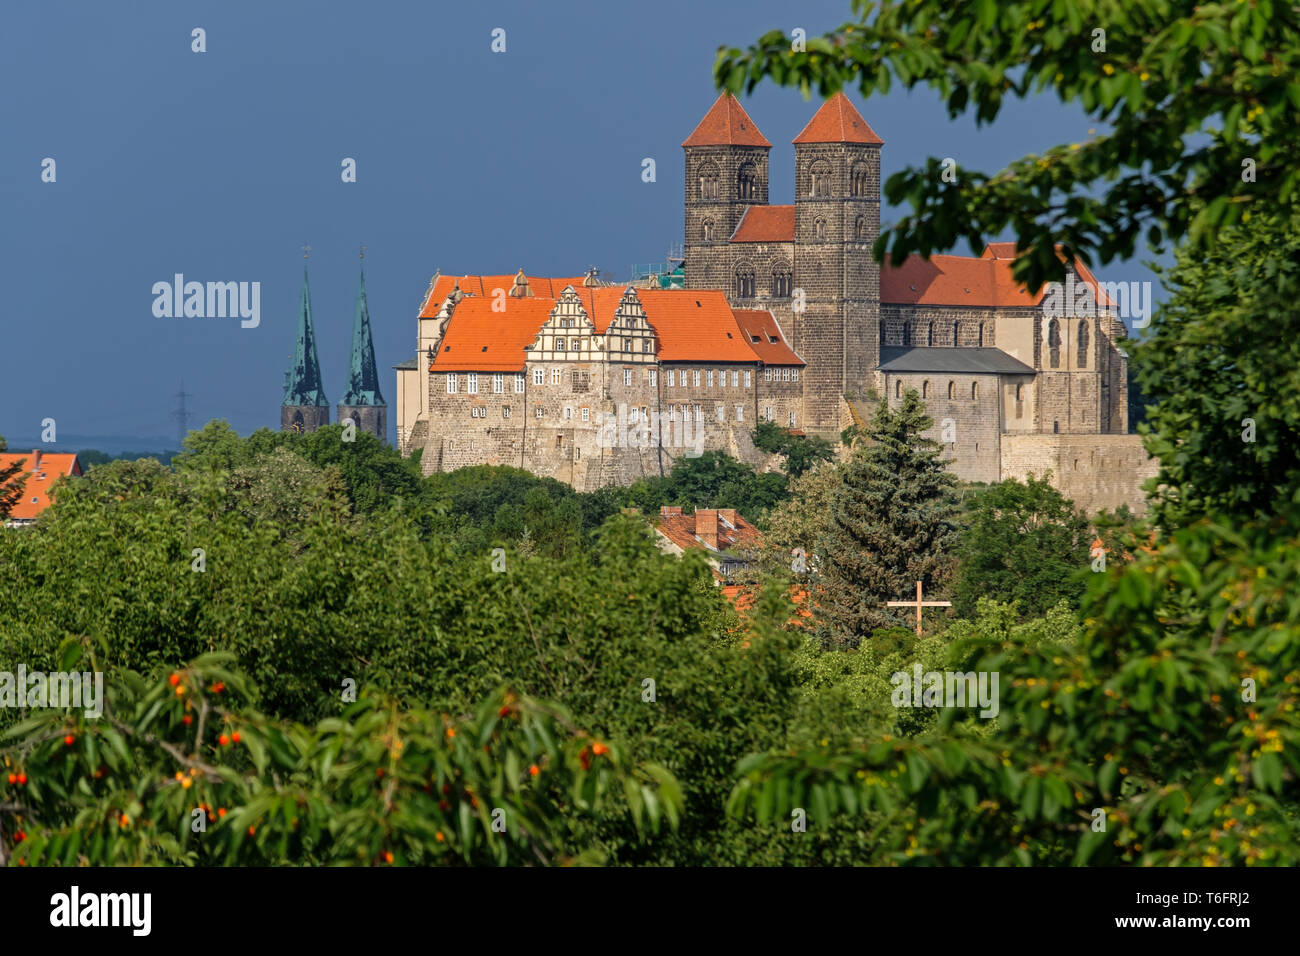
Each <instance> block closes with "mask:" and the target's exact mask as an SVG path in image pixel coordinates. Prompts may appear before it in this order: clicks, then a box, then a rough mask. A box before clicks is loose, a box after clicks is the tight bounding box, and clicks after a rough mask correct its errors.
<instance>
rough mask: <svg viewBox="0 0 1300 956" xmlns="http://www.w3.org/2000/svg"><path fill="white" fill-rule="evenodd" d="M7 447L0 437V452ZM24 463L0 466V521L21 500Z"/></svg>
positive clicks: (21, 460) (17, 462)
mask: <svg viewBox="0 0 1300 956" xmlns="http://www.w3.org/2000/svg"><path fill="white" fill-rule="evenodd" d="M8 447H9V443H8V442H6V441H5V440H4V436H3V435H0V451H5V450H6V449H8ZM26 461H27V460H26V459H25V458H23V459H19V460H18V461H16V462H14V463H13V464H12V465H7V466H6V465H0V521H4V520H5V519H6V518H8V517H9V512H11V511H12V510H13V507H14V505H16V504H17V503H18V501H19V499H20V498H22V495H23V486H24V485H25V484H26V483H27V476H26V475H25V474H23V465H24V464H26Z"/></svg>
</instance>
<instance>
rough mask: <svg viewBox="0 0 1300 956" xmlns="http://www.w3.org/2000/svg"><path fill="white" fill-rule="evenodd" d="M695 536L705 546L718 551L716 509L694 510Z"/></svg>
mask: <svg viewBox="0 0 1300 956" xmlns="http://www.w3.org/2000/svg"><path fill="white" fill-rule="evenodd" d="M695 536H696V537H697V538H699V539H700V540H701V541H703V542H704V543H705V545H706V546H708V547H710V548H713V549H714V550H715V551H716V550H717V549H718V512H717V510H716V509H713V508H709V509H705V510H700V509H696V512H695Z"/></svg>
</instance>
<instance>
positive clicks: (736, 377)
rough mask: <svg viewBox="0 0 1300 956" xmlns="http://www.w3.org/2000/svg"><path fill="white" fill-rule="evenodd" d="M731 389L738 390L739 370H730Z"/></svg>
mask: <svg viewBox="0 0 1300 956" xmlns="http://www.w3.org/2000/svg"><path fill="white" fill-rule="evenodd" d="M731 387H732V388H740V369H738V368H733V369H732V370H731Z"/></svg>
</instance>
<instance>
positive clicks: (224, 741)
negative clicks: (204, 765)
mask: <svg viewBox="0 0 1300 956" xmlns="http://www.w3.org/2000/svg"><path fill="white" fill-rule="evenodd" d="M217 743H219V744H220V745H221V746H223V747H224V746H226V744H228V743H230V738H229V737H227V736H226V735H225V734H222V735H221V736H220V737H218V738H217Z"/></svg>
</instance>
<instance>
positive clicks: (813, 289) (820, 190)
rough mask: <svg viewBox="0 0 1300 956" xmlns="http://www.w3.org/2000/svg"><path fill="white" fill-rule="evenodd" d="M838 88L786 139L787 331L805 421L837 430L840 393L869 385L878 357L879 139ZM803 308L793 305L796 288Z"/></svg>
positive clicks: (811, 425) (814, 425)
mask: <svg viewBox="0 0 1300 956" xmlns="http://www.w3.org/2000/svg"><path fill="white" fill-rule="evenodd" d="M883 144H884V141H883V140H882V139H881V138H880V137H879V136H877V135H876V134H875V132H874V131H873V130H872V129H871V127H870V126H868V125H867V121H866V120H864V119H863V118H862V116H861V114H860V113H858V111H857V110H856V109H855V108H854V106H853V104H852V103H851V102H849V98H848V97H847V96H845V95H844V94H843V93H836V94H835V95H834V96H832V97H831V98H830V99H829V100H827V101H826V102H825V103H824V104H823V105H822V107H821V109H819V110H818V111H817V113H816V115H815V116H813V118H812V120H810V121H809V123H808V125H807V126H805V127H804V129H803V132H801V133H800V134H799V135H798V136H796V137H795V138H794V161H795V187H794V188H795V234H794V260H795V261H794V285H795V302H794V309H793V312H792V318H793V325H794V328H792V329H791V330H790V335H791V338H792V339H793V341H794V347H795V351H797V352H798V353H799V354H800V355H801V356H802V357H803V359H804V361H806V362H807V363H808V368H807V370H806V372H805V374H806V375H807V381H806V382H805V384H804V421H805V422H806V423H807V425H808V427H810V428H814V429H818V430H822V431H835V430H838V428H839V427H840V423H839V421H838V415H839V409H840V396H842V395H844V394H845V393H846V392H857V391H858V390H859V389H862V388H865V387H867V386H868V385H869V384H870V378H871V373H872V371H873V370H874V369H875V367H876V365H877V364H878V363H879V360H880V268H879V266H878V265H877V263H876V262H875V261H874V260H873V259H872V256H871V246H872V243H874V242H875V240H876V237H877V236H878V235H879V234H880V147H881V146H882V145H883ZM800 290H802V292H803V309H802V310H800V309H799V304H800V303H799V291H800Z"/></svg>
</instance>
